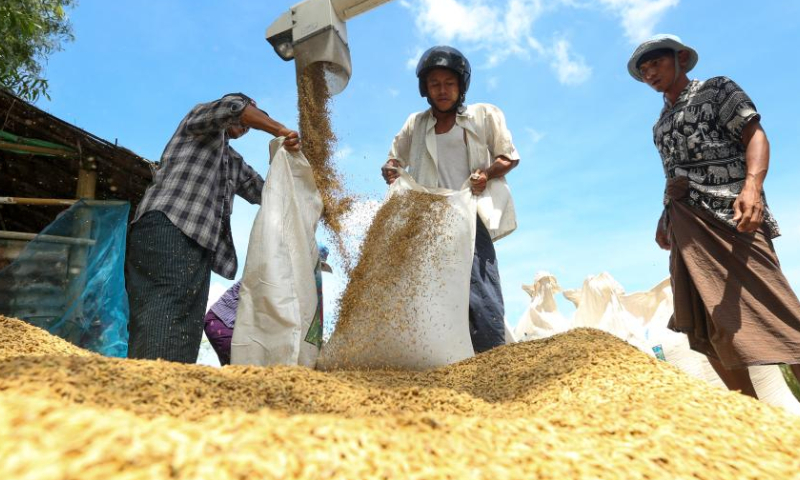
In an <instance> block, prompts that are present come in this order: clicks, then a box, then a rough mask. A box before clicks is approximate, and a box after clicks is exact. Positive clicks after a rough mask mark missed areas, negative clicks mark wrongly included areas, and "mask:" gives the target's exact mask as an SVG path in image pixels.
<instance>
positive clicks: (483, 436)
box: [0, 317, 800, 480]
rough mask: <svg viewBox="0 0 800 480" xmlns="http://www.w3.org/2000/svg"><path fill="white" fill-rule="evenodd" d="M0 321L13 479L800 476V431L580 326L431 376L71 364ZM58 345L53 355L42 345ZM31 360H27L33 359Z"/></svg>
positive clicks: (0, 436)
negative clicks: (13, 347)
mask: <svg viewBox="0 0 800 480" xmlns="http://www.w3.org/2000/svg"><path fill="white" fill-rule="evenodd" d="M20 336H21V337H22V338H37V339H45V338H46V337H47V334H45V333H43V332H42V331H41V330H39V329H37V328H35V327H30V326H27V325H25V324H24V323H22V322H20V321H18V320H14V319H9V318H5V317H0V344H7V345H11V344H16V345H18V348H19V351H16V352H10V351H9V349H5V350H4V351H3V356H2V358H0V478H15V479H80V480H100V479H102V480H108V479H138V478H146V479H198V478H213V479H215V480H216V479H218V480H225V479H245V478H252V479H265V478H266V479H273V478H274V479H278V478H281V479H295V478H307V479H321V478H330V479H334V478H336V479H368V478H375V479H378V478H380V479H392V478H398V479H400V478H402V479H408V478H420V479H421V478H425V479H462V478H486V479H512V478H513V479H519V478H544V479H559V480H561V479H565V478H570V479H572V478H582V479H618V478H642V479H644V478H648V479H674V478H699V479H704V478H705V479H731V480H733V479H736V480H738V479H744V478H750V479H765V478H781V479H783V478H797V477H798V472H799V471H800V460H798V457H797V454H796V451H795V450H796V449H795V445H798V442H800V420H798V419H797V418H796V417H793V416H790V415H789V414H787V413H784V412H783V411H782V410H780V409H776V408H773V407H770V406H768V405H765V404H762V403H760V402H757V401H755V400H752V399H750V398H748V397H744V396H742V395H739V394H737V393H730V392H726V391H723V390H719V389H716V388H712V387H710V386H708V385H706V384H705V383H703V382H702V381H700V380H697V379H694V378H691V377H689V376H687V375H684V374H683V373H681V372H680V371H678V370H677V369H676V368H674V367H672V366H670V365H668V364H666V363H665V362H658V361H656V360H654V359H652V358H650V357H648V356H647V355H645V354H643V353H641V352H639V351H638V350H636V349H635V348H633V347H631V346H629V345H627V344H625V343H624V342H622V341H620V340H618V339H616V338H614V337H612V336H611V335H608V334H606V333H603V332H600V331H597V330H589V329H582V330H576V331H572V332H569V333H566V334H562V335H558V336H555V337H552V338H549V339H547V340H540V341H535V342H526V343H520V344H514V345H508V346H505V347H501V348H497V349H495V350H492V351H490V352H487V353H485V354H482V355H478V356H477V357H475V358H472V359H470V360H467V361H464V362H461V363H459V364H456V365H451V366H448V367H446V368H441V369H437V370H433V371H428V372H418V373H413V372H391V371H374V372H336V373H321V372H315V371H311V370H308V369H306V368H302V367H273V368H257V367H241V366H239V367H225V368H222V369H214V368H210V367H203V366H198V365H181V364H173V363H168V362H160V361H159V362H153V361H144V360H122V359H111V358H104V357H101V356H98V355H83V356H80V355H75V354H70V353H66V352H65V350H64V349H63V348H62V347H63V346H62V345H60V342H59V341H57V340H56V341H46V342H42V343H41V344H39V345H38V346H37V345H33V343H32V342H27V341H22V342H20V341H19V339H20ZM48 345H53V346H54V347H55V348H54V349H53V351H52V352H51V353H50V354H48V353H47V352H46V351H45V349H46V348H45V347H46V346H48ZM25 349H30V351H27V350H25Z"/></svg>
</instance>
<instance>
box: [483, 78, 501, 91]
mask: <svg viewBox="0 0 800 480" xmlns="http://www.w3.org/2000/svg"><path fill="white" fill-rule="evenodd" d="M499 84H500V78H499V77H489V79H488V80H486V88H487V89H488V90H490V91H491V90H496V89H497V86H498V85H499Z"/></svg>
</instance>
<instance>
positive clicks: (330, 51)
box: [267, 0, 389, 95]
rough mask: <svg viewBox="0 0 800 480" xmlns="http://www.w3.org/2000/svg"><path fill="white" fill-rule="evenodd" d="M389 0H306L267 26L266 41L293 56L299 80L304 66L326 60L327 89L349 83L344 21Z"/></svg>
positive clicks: (335, 90) (285, 56) (333, 90)
mask: <svg viewBox="0 0 800 480" xmlns="http://www.w3.org/2000/svg"><path fill="white" fill-rule="evenodd" d="M387 1H389V0H304V1H303V2H300V3H298V4H297V5H295V6H293V7H292V8H291V9H289V11H288V12H285V13H284V14H283V15H281V16H280V17H278V19H277V20H275V21H274V22H273V23H272V25H270V26H269V28H267V41H269V43H270V44H272V47H273V48H274V49H275V53H277V54H278V56H279V57H281V58H282V59H284V60H286V61H289V60H292V59H294V61H295V68H296V72H297V79H298V81H299V80H300V78H302V76H303V72H304V71H305V69H306V68H307V67H308V66H310V65H312V64H314V63H318V62H324V64H325V67H326V68H325V79H326V81H327V83H328V90H329V92H330V94H331V95H335V94H337V93H339V92H341V91H342V90H344V88H345V87H346V86H347V82H349V81H350V74H351V72H352V68H351V65H350V47H349V46H348V43H347V27H346V26H345V21H347V20H349V19H350V18H352V17H354V16H356V15H359V14H361V13H364V12H366V11H368V10H371V9H373V8H375V7H377V6H378V5H382V4H384V3H386V2H387Z"/></svg>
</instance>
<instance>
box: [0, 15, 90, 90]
mask: <svg viewBox="0 0 800 480" xmlns="http://www.w3.org/2000/svg"><path fill="white" fill-rule="evenodd" d="M75 3H76V0H0V85H2V86H3V87H5V88H7V89H9V90H11V91H12V92H14V93H16V94H17V95H19V96H20V97H22V98H24V99H25V100H28V101H35V100H36V99H37V98H39V97H40V96H45V97H47V98H49V96H48V95H47V86H48V85H47V80H46V79H45V78H44V77H43V76H42V70H43V68H42V66H43V63H44V62H46V60H47V57H48V56H49V55H50V54H51V53H53V52H56V51H58V50H61V44H62V43H63V42H69V41H72V39H73V36H72V26H71V25H70V23H69V19H68V18H67V14H66V9H67V8H69V7H71V6H72V5H74V4H75Z"/></svg>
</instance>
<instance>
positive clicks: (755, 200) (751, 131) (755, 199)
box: [733, 121, 769, 232]
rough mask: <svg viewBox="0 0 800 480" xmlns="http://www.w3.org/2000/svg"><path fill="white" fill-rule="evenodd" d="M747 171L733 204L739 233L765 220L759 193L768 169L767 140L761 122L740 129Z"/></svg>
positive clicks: (752, 229) (754, 227)
mask: <svg viewBox="0 0 800 480" xmlns="http://www.w3.org/2000/svg"><path fill="white" fill-rule="evenodd" d="M742 144H743V145H744V147H745V161H746V163H747V174H746V177H745V181H744V186H743V187H742V192H741V193H740V194H739V196H738V197H736V201H735V202H734V204H733V212H734V214H733V220H734V221H735V222H737V223H738V225H737V227H736V229H737V230H738V231H740V232H755V231H756V230H758V227H760V226H761V222H762V221H763V220H764V204H763V203H762V201H761V192H762V191H763V189H764V180H765V179H766V178H767V171H768V170H769V140H767V134H766V133H765V132H764V129H763V128H761V123H760V122H758V121H752V122H750V123H749V124H748V125H747V126H746V127H745V128H744V130H743V131H742Z"/></svg>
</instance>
